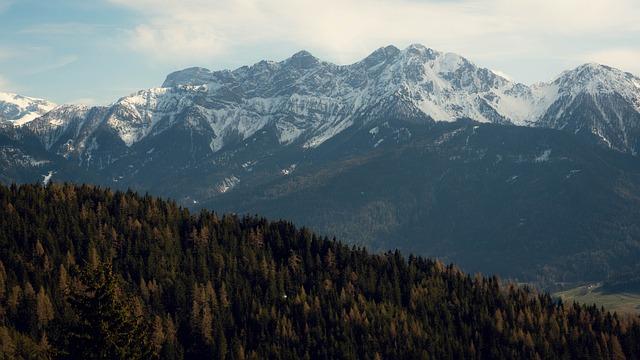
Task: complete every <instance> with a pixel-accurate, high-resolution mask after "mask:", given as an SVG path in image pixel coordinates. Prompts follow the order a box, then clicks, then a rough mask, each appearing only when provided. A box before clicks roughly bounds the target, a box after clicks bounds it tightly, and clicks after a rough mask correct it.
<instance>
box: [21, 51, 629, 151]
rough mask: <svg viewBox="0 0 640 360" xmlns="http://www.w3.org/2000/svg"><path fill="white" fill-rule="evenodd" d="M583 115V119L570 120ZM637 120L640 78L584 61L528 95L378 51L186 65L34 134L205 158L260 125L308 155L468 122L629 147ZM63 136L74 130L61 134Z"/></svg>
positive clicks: (489, 74) (421, 55) (458, 69)
mask: <svg viewBox="0 0 640 360" xmlns="http://www.w3.org/2000/svg"><path fill="white" fill-rule="evenodd" d="M587 108H588V109H589V113H584V112H581V111H578V110H580V109H587ZM639 113H640V79H638V78H637V77H635V76H633V75H631V74H629V73H625V72H622V71H620V70H617V69H613V68H611V67H608V66H604V65H599V64H585V65H582V66H579V67H578V68H576V69H573V70H570V71H566V72H564V73H562V74H561V75H560V76H559V77H558V78H556V79H555V80H554V81H552V82H549V83H539V84H536V85H532V86H527V85H524V84H520V83H516V82H513V81H511V80H510V79H507V78H505V77H503V76H501V75H499V74H496V73H495V72H493V71H491V70H489V69H486V68H482V67H479V66H477V65H475V64H474V63H473V62H471V61H469V60H468V59H466V58H464V57H462V56H460V55H458V54H455V53H448V52H440V51H437V50H434V49H431V48H428V47H426V46H423V45H420V44H413V45H410V46H408V47H406V48H405V49H402V50H401V49H398V48H396V47H395V46H393V45H389V46H385V47H381V48H379V49H377V50H375V51H373V52H372V53H371V54H370V55H368V56H367V57H366V58H364V59H363V60H361V61H358V62H356V63H353V64H350V65H336V64H332V63H329V62H324V61H321V60H319V59H318V58H316V57H314V56H313V55H311V54H310V53H309V52H307V51H299V52H297V53H296V54H294V55H292V56H291V57H289V58H287V59H285V60H282V61H277V62H276V61H267V60H263V61H260V62H258V63H256V64H253V65H251V66H242V67H240V68H237V69H235V70H220V71H211V70H208V69H205V68H201V67H192V68H187V69H184V70H181V71H176V72H174V73H171V74H169V75H168V76H167V78H166V80H165V81H164V83H163V84H162V87H160V88H154V89H148V90H141V91H139V92H137V93H134V94H131V95H129V96H125V97H123V98H121V99H119V100H117V101H116V102H114V103H113V104H111V105H110V106H108V107H95V108H92V109H78V108H73V107H62V108H61V109H60V110H58V111H53V112H51V114H50V115H49V114H48V115H47V116H43V117H42V119H43V120H42V121H38V122H36V123H34V125H33V126H32V127H33V128H34V129H37V132H38V134H39V136H40V137H41V138H42V139H43V142H44V143H46V144H47V146H48V147H49V146H54V144H65V145H64V146H65V149H67V148H73V149H75V150H74V151H80V149H89V150H91V149H95V148H96V147H97V146H98V145H99V144H98V145H95V144H94V143H92V142H91V141H90V139H89V138H90V137H91V136H92V135H91V134H90V132H89V130H90V129H93V130H95V131H98V130H104V131H106V133H107V134H108V135H104V136H103V137H104V138H110V136H113V135H115V137H116V138H117V139H119V141H121V145H124V146H125V147H126V148H131V147H132V146H133V145H135V144H137V143H138V142H141V141H142V140H144V139H146V138H148V137H154V136H157V135H160V134H162V133H164V132H165V131H168V130H170V129H173V128H175V127H176V126H177V127H180V128H181V129H183V130H185V129H187V130H188V131H189V132H190V133H194V132H195V133H198V134H200V135H201V136H202V137H203V138H205V139H206V140H205V141H206V143H207V147H206V148H208V149H209V150H210V151H211V152H213V153H215V152H218V151H220V150H221V149H223V148H224V147H225V146H227V145H230V144H231V145H232V144H234V143H238V142H242V141H244V140H246V139H248V138H249V137H251V136H253V135H255V134H258V132H259V131H260V130H262V129H264V128H268V129H272V130H273V131H275V135H276V137H277V140H278V141H279V143H280V144H281V145H283V146H284V145H291V144H297V146H301V147H303V148H314V147H317V146H320V145H321V144H323V143H324V142H326V141H327V140H329V139H331V138H333V137H335V136H336V135H338V134H340V133H341V132H343V131H344V130H346V129H349V128H352V127H369V123H375V122H381V123H382V122H388V121H389V120H390V119H399V121H410V122H413V123H428V122H431V121H455V120H457V119H462V118H466V119H473V120H476V121H479V122H491V123H498V124H515V125H524V126H544V127H552V128H558V129H567V130H569V129H571V130H572V131H574V132H580V131H587V132H589V133H593V134H596V135H597V136H599V137H600V138H602V139H603V142H605V143H607V144H610V146H611V147H614V148H617V149H621V150H625V151H626V150H631V149H636V147H635V145H634V140H633V138H634V137H635V135H634V131H635V130H634V129H636V128H640V126H639V125H637V124H636V123H639V124H640V120H635V119H636V118H635V117H634V116H638V114H639ZM577 114H580V116H578V115H577ZM594 114H595V115H594ZM65 116H67V117H69V119H66V118H65ZM82 116H84V117H85V118H86V119H84V120H81V118H82ZM89 118H90V120H87V119H89ZM47 121H48V122H49V124H48V125H47ZM398 126H402V125H401V124H399V125H398ZM48 127H49V128H50V130H49V133H48V134H45V133H46V132H47V130H46V129H47V128H48ZM67 128H69V129H74V131H70V132H63V131H62V130H61V129H67ZM369 128H370V127H369ZM88 129H89V130H88ZM93 130H92V131H93ZM65 131H66V130H65ZM52 134H53V135H52ZM64 137H70V139H67V140H69V141H71V142H69V141H67V140H65V139H64ZM638 138H640V133H639V134H638ZM110 141H111V140H110ZM98 143H99V142H98ZM68 144H71V145H68ZM92 144H93V145H92ZM90 145H91V146H90ZM638 148H639V149H640V144H639V146H638ZM632 151H635V150H632ZM61 152H62V153H65V154H66V153H67V150H64V151H61ZM109 161H111V160H109Z"/></svg>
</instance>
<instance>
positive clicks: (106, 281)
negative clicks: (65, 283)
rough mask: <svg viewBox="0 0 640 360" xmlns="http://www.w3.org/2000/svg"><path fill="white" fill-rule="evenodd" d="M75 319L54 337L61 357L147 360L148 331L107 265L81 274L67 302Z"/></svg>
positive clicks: (90, 267) (65, 323) (96, 266)
mask: <svg viewBox="0 0 640 360" xmlns="http://www.w3.org/2000/svg"><path fill="white" fill-rule="evenodd" d="M67 302H68V303H69V305H70V307H71V310H72V313H73V315H74V317H75V318H74V319H72V320H71V321H69V320H67V321H63V323H62V324H61V325H60V327H59V328H57V329H56V330H58V333H56V334H54V335H55V336H57V337H58V338H59V339H57V340H58V341H57V342H58V343H57V344H56V345H58V348H59V349H61V352H60V354H58V355H59V356H60V357H68V358H71V359H132V360H133V359H148V358H150V357H151V355H152V351H151V346H150V344H149V339H148V337H149V336H148V331H147V329H146V327H145V323H144V320H143V319H141V316H140V317H138V316H136V312H135V309H134V306H133V304H134V303H135V301H133V302H131V301H130V299H127V298H126V297H125V296H124V294H123V293H122V289H121V288H120V286H119V284H118V280H117V278H116V276H115V274H114V273H113V270H112V268H111V265H110V264H101V263H97V264H90V265H88V266H86V267H84V269H83V270H82V271H81V272H80V274H79V276H78V283H77V284H74V285H73V289H72V290H70V291H69V295H68V298H67Z"/></svg>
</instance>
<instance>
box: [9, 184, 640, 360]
mask: <svg viewBox="0 0 640 360" xmlns="http://www.w3.org/2000/svg"><path fill="white" fill-rule="evenodd" d="M0 351H1V354H2V355H1V358H3V359H46V358H61V359H98V358H102V359H104V358H108V359H118V358H126V359H136V358H137V359H147V358H164V359H195V358H198V359H200V358H216V359H262V358H271V359H290V358H302V359H304V358H308V359H329V358H345V359H403V358H404V359H443V358H444V359H447V358H451V359H454V358H455V359H462V358H491V359H499V358H532V359H537V358H539V359H544V358H547V359H551V358H554V359H555V358H566V359H569V358H593V359H600V358H607V359H625V358H628V359H636V358H639V357H640V320H639V319H638V318H637V317H631V316H621V315H617V314H612V313H609V312H606V311H605V310H603V309H599V308H596V307H595V306H588V305H578V304H568V303H564V304H563V303H561V302H559V301H558V300H555V299H552V298H551V297H550V296H549V295H548V294H544V293H538V292H536V291H535V290H533V289H530V288H527V287H524V286H516V285H513V284H509V283H501V282H500V281H499V280H498V279H497V278H495V277H483V276H480V275H475V276H472V275H468V274H465V273H463V272H461V271H460V270H459V269H457V268H456V267H455V266H452V265H448V266H447V265H444V264H442V263H441V262H438V261H433V260H429V259H425V258H421V257H414V256H408V257H407V256H403V255H401V254H400V253H398V252H387V253H384V254H371V253H368V252H367V250H365V249H362V248H357V247H348V246H346V245H344V244H342V243H340V242H339V241H336V240H331V239H327V238H322V237H319V236H317V235H314V234H313V233H311V232H310V231H308V230H306V229H297V228H296V227H295V226H294V225H293V224H291V223H288V222H284V221H278V222H271V221H267V220H265V219H263V218H260V217H257V216H248V217H238V216H236V215H218V214H216V213H213V212H210V211H206V210H205V211H201V212H199V213H195V214H194V213H190V212H189V211H188V210H186V209H184V208H181V207H179V206H177V205H176V204H175V203H173V202H170V201H164V200H160V199H157V198H154V197H151V196H140V195H137V194H135V193H132V192H114V191H111V190H108V189H101V188H98V187H94V186H87V185H83V186H77V185H70V184H51V185H49V186H47V187H43V186H40V185H21V186H17V185H12V186H10V187H6V186H0Z"/></svg>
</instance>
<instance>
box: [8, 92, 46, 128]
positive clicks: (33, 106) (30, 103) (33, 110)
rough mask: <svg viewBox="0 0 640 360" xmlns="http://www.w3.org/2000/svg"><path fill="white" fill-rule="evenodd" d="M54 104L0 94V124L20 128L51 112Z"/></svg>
mask: <svg viewBox="0 0 640 360" xmlns="http://www.w3.org/2000/svg"><path fill="white" fill-rule="evenodd" d="M55 107H56V104H54V103H52V102H50V101H47V100H42V99H36V98H30V97H26V96H22V95H17V94H12V93H4V92H0V122H2V121H8V122H10V123H12V124H13V125H14V126H22V125H24V124H26V123H28V122H30V121H32V120H34V119H36V118H37V117H39V116H41V115H43V114H45V113H47V112H48V111H51V110H52V109H53V108H55Z"/></svg>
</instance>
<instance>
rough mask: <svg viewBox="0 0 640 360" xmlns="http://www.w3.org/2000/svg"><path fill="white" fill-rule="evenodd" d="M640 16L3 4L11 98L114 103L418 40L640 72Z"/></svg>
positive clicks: (592, 9)
mask: <svg viewBox="0 0 640 360" xmlns="http://www.w3.org/2000/svg"><path fill="white" fill-rule="evenodd" d="M638 19H640V1H638V0H609V1H604V0H518V1H513V0H325V1H317V0H313V1H310V0H0V91H9V92H17V93H21V94H24V95H28V96H34V97H42V98H46V99H49V100H52V101H54V102H57V103H69V102H73V103H78V102H81V103H89V104H95V103H109V102H112V101H114V100H116V99H117V98H118V97H120V96H124V95H127V94H129V93H131V92H134V91H136V90H138V89H143V88H149V87H155V86H159V85H160V84H161V83H162V81H163V80H164V77H165V76H166V75H167V74H168V73H169V72H171V71H174V70H177V69H180V68H184V67H188V66H203V67H207V68H210V69H223V68H235V67H238V66H241V65H245V64H251V63H254V62H256V61H259V60H261V59H272V60H281V59H284V58H286V57H288V56H290V55H291V54H293V53H294V52H296V51H298V50H300V49H306V50H309V51H310V52H312V53H313V54H314V55H316V56H318V57H320V58H322V59H323V60H327V61H332V62H335V63H339V64H346V63H351V62H354V61H356V60H358V59H360V58H362V57H364V56H366V55H367V54H369V53H370V52H372V51H373V50H375V49H376V48H378V47H380V46H384V45H388V44H394V45H396V46H398V47H405V46H407V45H409V44H411V43H421V44H424V45H425V46H429V47H432V48H435V49H438V50H441V51H451V52H456V53H458V54H460V55H463V56H465V57H467V58H469V59H470V60H472V61H473V62H475V63H477V64H479V65H481V66H484V67H488V68H490V69H493V70H496V71H499V72H501V73H504V74H506V75H508V76H510V77H511V78H513V79H514V80H516V81H520V82H523V83H527V84H529V83H532V82H535V81H547V80H551V79H552V78H553V77H554V76H556V75H557V74H559V73H560V72H561V71H562V70H565V69H568V68H571V67H574V66H577V65H579V64H581V63H584V62H599V63H605V64H609V65H612V66H615V67H618V68H621V69H623V70H626V71H629V72H632V73H634V74H636V75H640V20H638Z"/></svg>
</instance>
